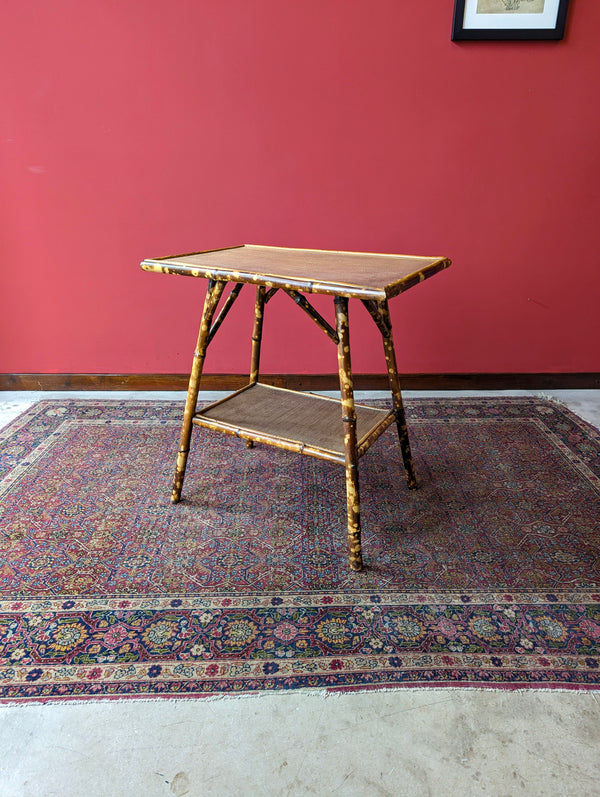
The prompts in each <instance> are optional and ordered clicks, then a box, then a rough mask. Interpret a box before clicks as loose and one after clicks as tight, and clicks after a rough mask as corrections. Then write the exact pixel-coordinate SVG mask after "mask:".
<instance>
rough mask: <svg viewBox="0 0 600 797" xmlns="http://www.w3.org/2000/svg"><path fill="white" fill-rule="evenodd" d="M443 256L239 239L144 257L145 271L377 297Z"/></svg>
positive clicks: (429, 269)
mask: <svg viewBox="0 0 600 797" xmlns="http://www.w3.org/2000/svg"><path fill="white" fill-rule="evenodd" d="M450 263H451V261H450V260H449V259H448V258H446V257H413V256H410V255H386V254H372V253H363V252H332V251H326V250H321V249H287V248H284V247H279V246H256V245H253V244H244V245H242V246H232V247H228V248H226V249H213V250H210V251H207V252H195V253H192V254H186V255H175V256H171V257H160V258H148V259H146V260H143V261H142V263H141V264H140V265H141V267H142V268H143V269H144V270H145V271H155V272H159V273H163V274H181V275H184V276H190V277H204V278H207V279H216V280H225V281H227V282H248V283H253V284H254V285H266V286H267V287H274V288H284V289H285V288H287V289H288V290H289V289H293V290H297V291H301V292H304V293H325V294H330V295H334V296H347V297H349V298H361V299H375V300H382V299H386V298H389V297H391V296H396V295H397V294H399V293H402V292H403V291H405V290H408V288H411V287H412V286H413V285H416V284H417V283H419V282H422V281H423V280H424V279H427V278H428V277H430V276H432V275H433V274H436V273H437V272H438V271H441V270H442V269H445V268H447V267H448V266H449V265H450Z"/></svg>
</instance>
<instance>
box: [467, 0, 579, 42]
mask: <svg viewBox="0 0 600 797" xmlns="http://www.w3.org/2000/svg"><path fill="white" fill-rule="evenodd" d="M527 1H528V0H521V2H527ZM546 2H548V0H546ZM476 3H477V0H454V18H453V20H452V41H543V40H555V41H556V40H558V39H562V38H563V36H564V33H565V22H566V19H567V7H568V5H569V0H558V6H557V9H556V20H555V25H554V27H532V26H528V27H510V28H501V27H499V26H498V27H487V26H486V27H483V26H482V27H481V28H478V27H474V26H469V27H467V28H465V27H463V25H464V20H465V7H467V6H471V7H473V6H474V5H475V4H476ZM507 13H510V12H509V11H507ZM485 16H486V17H488V18H490V17H493V16H496V15H492V14H486V15H485ZM501 16H503V15H498V17H501ZM511 16H513V17H519V16H522V14H519V13H517V12H515V14H513V15H511ZM493 21H494V22H496V21H497V22H498V25H500V24H501V19H498V20H495V19H494V20H493ZM515 21H518V19H517V20H515Z"/></svg>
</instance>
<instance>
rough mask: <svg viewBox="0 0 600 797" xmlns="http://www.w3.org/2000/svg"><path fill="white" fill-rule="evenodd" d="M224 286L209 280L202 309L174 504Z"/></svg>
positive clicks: (183, 470)
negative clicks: (209, 342)
mask: <svg viewBox="0 0 600 797" xmlns="http://www.w3.org/2000/svg"><path fill="white" fill-rule="evenodd" d="M224 287H225V283H224V282H218V281H216V280H209V282H208V288H207V290H206V299H205V300H204V309H203V311H202V321H201V322H200V331H199V332H198V341H197V343H196V350H195V352H194V361H193V364H192V372H191V374H190V381H189V385H188V392H187V398H186V401H185V410H184V413H183V425H182V427H181V437H180V439H179V452H178V454H177V466H176V468H175V479H174V480H173V491H172V492H171V501H172V502H173V503H174V504H176V503H177V502H178V501H179V500H180V499H181V490H182V488H183V480H184V478H185V468H186V465H187V458H188V454H189V450H190V439H191V436H192V418H193V417H194V413H195V412H196V403H197V401H198V391H199V389H200V377H201V376H202V368H203V366H204V358H205V357H206V350H207V348H208V338H209V333H210V325H211V322H212V319H213V316H214V314H215V310H216V309H217V305H218V304H219V299H220V298H221V294H222V293H223V288H224Z"/></svg>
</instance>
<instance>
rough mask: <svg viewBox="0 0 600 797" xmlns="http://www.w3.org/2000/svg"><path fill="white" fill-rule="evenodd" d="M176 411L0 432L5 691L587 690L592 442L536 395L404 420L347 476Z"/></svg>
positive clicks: (65, 413)
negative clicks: (174, 486) (356, 532)
mask: <svg viewBox="0 0 600 797" xmlns="http://www.w3.org/2000/svg"><path fill="white" fill-rule="evenodd" d="M181 415H182V405H181V404H180V403H175V402H149V401H146V402H140V401H134V402H131V401H96V400H86V401H82V400H69V401H57V400H54V401H42V402H40V403H38V404H36V405H35V406H34V407H32V408H31V409H30V410H28V411H27V412H25V413H24V414H23V415H21V416H20V417H19V418H17V419H16V420H15V421H13V422H12V423H11V424H9V426H8V427H6V428H5V429H4V430H1V431H0V697H1V699H2V700H4V701H10V702H14V701H28V700H37V701H40V700H42V701H46V700H60V699H62V700H67V699H74V698H76V699H89V698H101V697H118V698H125V697H136V696H146V697H149V696H150V697H155V696H187V697H196V696H202V695H217V694H222V693H228V694H232V693H249V692H257V691H261V690H271V691H275V690H285V689H296V688H312V689H328V690H348V689H368V688H388V687H400V686H426V685H434V686H444V685H448V686H496V687H503V688H517V687H563V688H598V686H599V684H600V668H599V664H600V655H599V646H600V533H599V532H600V433H599V432H598V430H596V429H594V428H593V427H592V426H590V425H588V424H587V423H585V422H584V421H582V420H580V419H579V418H578V417H577V416H575V415H574V414H572V413H571V412H570V411H569V410H567V409H565V408H563V407H561V406H560V405H558V404H555V403H550V402H548V401H544V400H541V399H530V398H492V399H490V398H484V399H463V398H457V399H446V398H444V399H434V398H429V399H421V400H412V401H409V402H407V415H408V421H409V430H410V434H411V440H412V446H413V454H414V459H415V465H416V470H417V475H418V478H419V482H420V489H419V490H417V491H409V490H408V489H407V488H406V484H405V482H404V478H403V472H402V463H401V454H400V449H399V445H398V440H397V436H396V434H395V430H394V429H392V428H390V429H388V430H387V432H386V433H385V434H384V435H383V436H382V437H381V438H380V439H379V440H378V441H377V443H376V444H375V445H374V446H373V448H372V449H370V451H369V452H368V453H367V454H366V455H365V456H364V457H363V458H362V459H361V461H360V485H361V504H362V525H363V553H364V558H365V565H366V567H365V569H364V571H362V572H360V573H355V572H353V571H351V570H350V569H349V566H348V557H347V550H346V528H345V523H346V517H345V516H346V511H345V492H344V473H343V468H341V467H339V466H337V465H333V464H330V463H326V462H322V461H320V460H315V459H311V458H308V457H302V456H300V455H296V454H292V453H289V452H285V451H280V450H278V449H274V448H271V447H267V446H259V445H257V446H256V447H255V448H254V449H252V450H248V449H246V446H245V444H244V442H243V441H242V440H238V439H236V438H231V437H227V436H224V435H221V434H217V433H213V432H209V431H205V430H200V429H195V430H194V435H193V438H192V446H193V447H192V452H191V455H190V459H189V465H188V472H187V477H186V482H185V485H184V492H183V497H184V500H183V501H182V503H180V504H178V505H175V506H173V505H171V503H170V500H169V494H170V486H171V477H172V473H173V468H174V461H175V455H176V450H177V445H178V437H179V427H180V421H181Z"/></svg>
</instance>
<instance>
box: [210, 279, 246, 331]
mask: <svg viewBox="0 0 600 797" xmlns="http://www.w3.org/2000/svg"><path fill="white" fill-rule="evenodd" d="M243 287H244V283H243V282H238V283H236V285H235V286H234V287H233V290H232V291H231V293H230V294H229V296H228V297H227V299H225V303H224V305H223V307H222V308H221V312H220V313H219V315H218V316H217V317H216V319H215V322H214V324H213V325H212V326H211V328H210V332H209V333H208V342H209V343H210V342H211V340H212V339H213V338H214V336H215V335H216V334H217V330H218V328H219V327H220V326H221V324H222V323H223V321H224V320H225V316H226V315H227V313H228V312H229V311H230V310H231V308H232V307H233V303H234V302H235V300H236V299H237V297H238V296H239V294H240V291H241V290H242V288H243Z"/></svg>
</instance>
